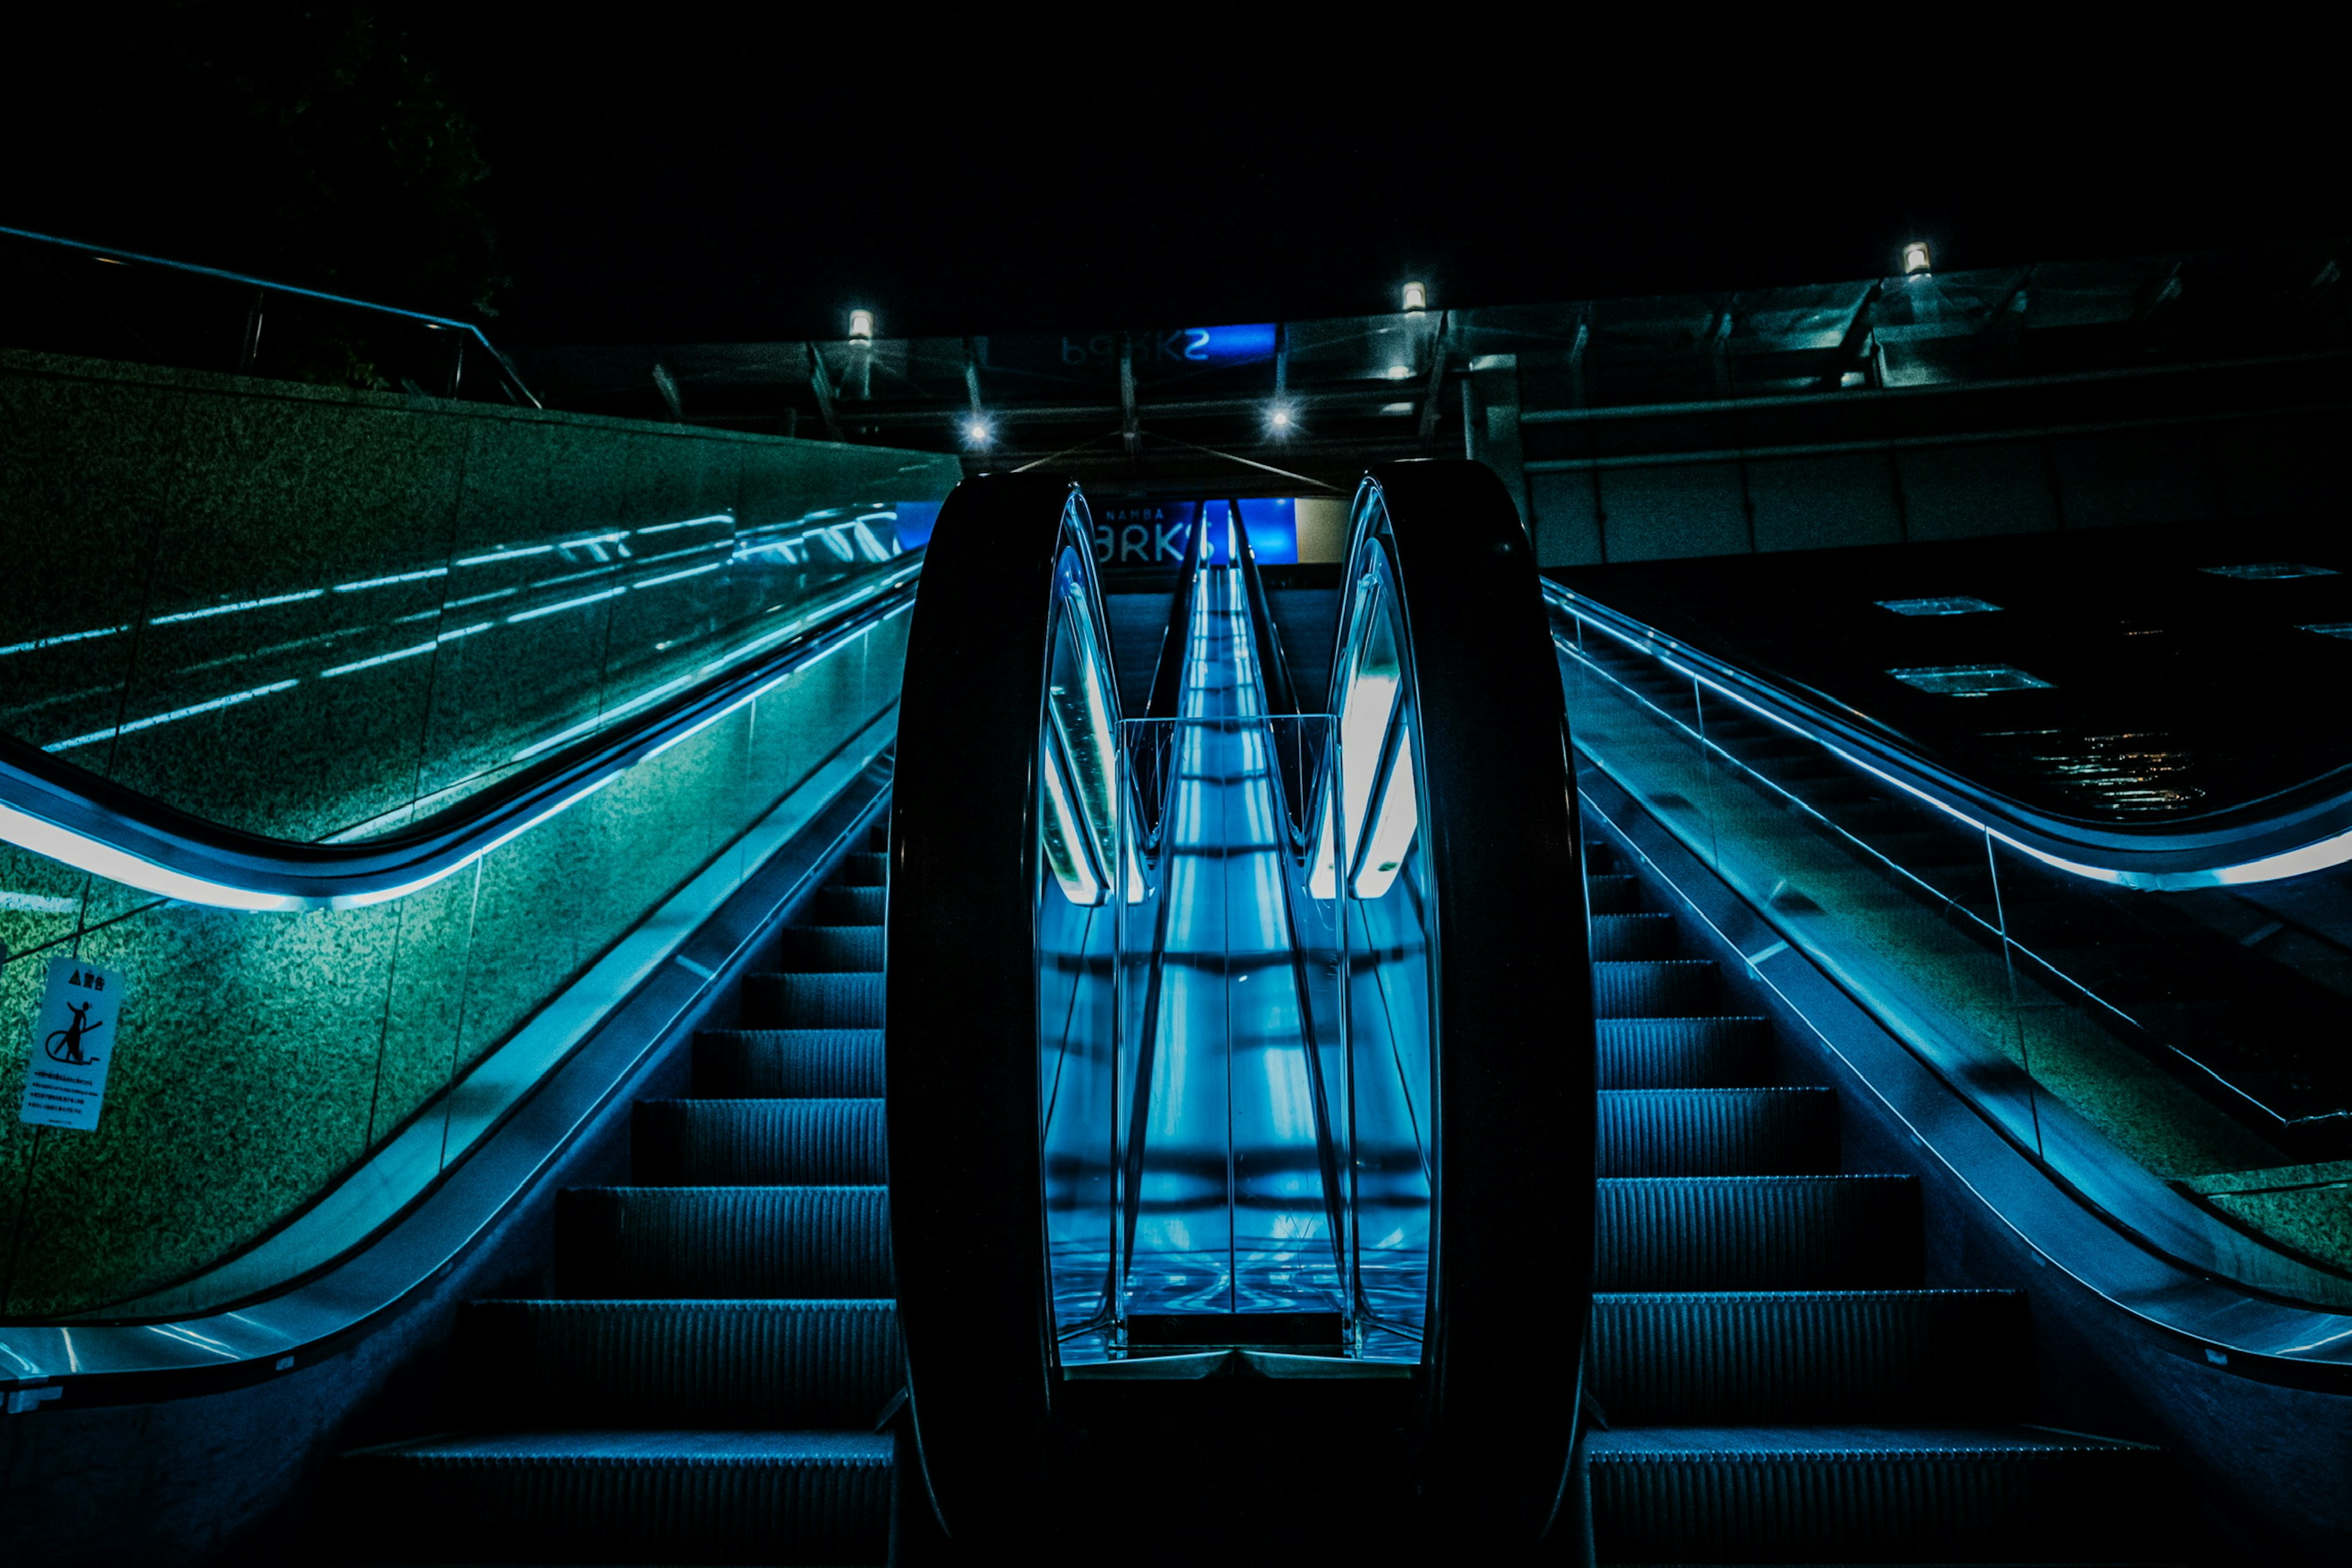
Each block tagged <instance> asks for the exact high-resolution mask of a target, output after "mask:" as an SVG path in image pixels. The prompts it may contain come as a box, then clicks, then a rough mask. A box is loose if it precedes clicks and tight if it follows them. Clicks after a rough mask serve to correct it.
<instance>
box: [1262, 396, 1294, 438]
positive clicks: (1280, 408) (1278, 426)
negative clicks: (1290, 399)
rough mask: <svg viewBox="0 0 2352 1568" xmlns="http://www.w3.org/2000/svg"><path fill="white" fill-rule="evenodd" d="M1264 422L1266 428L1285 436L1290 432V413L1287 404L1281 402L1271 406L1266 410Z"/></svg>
mask: <svg viewBox="0 0 2352 1568" xmlns="http://www.w3.org/2000/svg"><path fill="white" fill-rule="evenodd" d="M1265 423H1266V426H1267V428H1269V429H1271V430H1272V431H1273V432H1274V433H1275V434H1276V435H1277V436H1287V435H1288V434H1290V426H1291V414H1290V408H1289V405H1287V404H1281V403H1277V404H1276V405H1274V406H1273V407H1272V408H1270V409H1268V410H1267V411H1266V416H1265Z"/></svg>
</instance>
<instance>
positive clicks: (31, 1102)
mask: <svg viewBox="0 0 2352 1568" xmlns="http://www.w3.org/2000/svg"><path fill="white" fill-rule="evenodd" d="M126 989H127V988H126V987H125V986H124V984H123V981H122V976H121V973H118V972H116V971H114V970H111V969H101V968H100V967H99V966H98V965H97V964H95V963H83V962H82V961H81V960H79V959H78V958H58V959H52V960H50V961H49V981H48V984H47V987H46V988H45V989H44V990H43V991H42V993H41V1010H40V1012H39V1013H37V1014H36V1015H35V1016H34V1018H33V1042H32V1043H33V1060H32V1064H31V1066H30V1067H29V1068H27V1070H26V1074H25V1109H24V1111H23V1120H25V1121H29V1122H31V1123H33V1125H35V1126H36V1127H71V1128H74V1129H77V1130H78V1131H83V1132H94V1131H97V1130H98V1112H99V1108H100V1106H101V1105H102V1104H104V1103H105V1100H106V1068H107V1064H108V1063H109V1062H110V1061H112V1060H113V1059H114V1043H115V1037H116V1036H117V1035H118V1034H120V1033H121V1019H122V1004H123V1001H124V996H125V992H126Z"/></svg>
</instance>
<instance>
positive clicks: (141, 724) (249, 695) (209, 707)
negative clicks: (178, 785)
mask: <svg viewBox="0 0 2352 1568" xmlns="http://www.w3.org/2000/svg"><path fill="white" fill-rule="evenodd" d="M301 684H302V683H301V682H300V681H299V680H275V681H272V682H270V683H269V684H268V686H257V687H254V688H253V689H250V690H247V691H232V692H230V693H229V694H228V695H227V696H226V697H215V698H214V699H213V700H211V701H209V702H192V703H190V704H189V705H188V706H187V707H185V708H174V709H173V710H171V711H170V712H169V713H156V714H152V715H150V716H149V717H147V718H144V719H132V720H131V721H128V722H126V723H121V724H110V725H109V726H108V727H107V728H105V729H103V730H92V731H90V732H89V734H87V735H76V736H75V737H73V739H71V740H69V741H52V742H49V743H48V744H47V745H46V746H43V747H42V748H41V750H43V751H45V752H70V751H72V750H73V749H74V748H76V747H77V746H88V745H91V744H94V743H95V742H100V741H110V740H112V739H114V738H115V737H116V736H117V735H128V734H131V733H132V732H133V731H140V730H152V729H153V728H154V727H155V726H156V725H158V724H169V723H171V722H172V721H174V720H178V719H193V718H194V717H195V716H196V715H197V714H199V713H210V712H214V711H215V710H219V709H222V708H234V707H236V705H237V704H238V703H240V702H250V701H252V700H254V699H255V698H257V697H268V696H269V695H270V694H271V693H272V692H277V691H284V690H287V689H289V688H292V687H296V686H299V685H301Z"/></svg>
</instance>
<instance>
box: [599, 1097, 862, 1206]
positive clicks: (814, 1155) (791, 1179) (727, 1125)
mask: <svg viewBox="0 0 2352 1568" xmlns="http://www.w3.org/2000/svg"><path fill="white" fill-rule="evenodd" d="M629 1150H630V1173H631V1174H632V1176H633V1177H634V1178H635V1180H636V1181H638V1182H641V1183H644V1184H646V1185H649V1186H734V1185H741V1186H750V1185H754V1184H760V1183H775V1184H810V1185H835V1186H859V1185H871V1184H879V1183H881V1182H884V1181H887V1179H888V1172H887V1169H886V1168H885V1166H884V1163H883V1152H882V1151H883V1117H882V1101H880V1100H733V1099H730V1100H639V1101H637V1103H636V1107H635V1110H634V1111H633V1112H632V1115H631V1120H630V1122H629Z"/></svg>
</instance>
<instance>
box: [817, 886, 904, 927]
mask: <svg viewBox="0 0 2352 1568" xmlns="http://www.w3.org/2000/svg"><path fill="white" fill-rule="evenodd" d="M889 896H890V890H889V889H887V888H819V889H817V890H816V904H815V907H814V910H813V911H812V912H813V913H814V914H815V916H816V917H817V919H818V920H820V921H824V923H825V924H826V925H831V926H878V925H880V924H881V923H882V910H883V904H884V902H885V901H886V900H887V899H888V898H889Z"/></svg>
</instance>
